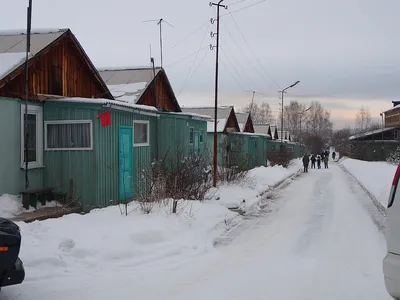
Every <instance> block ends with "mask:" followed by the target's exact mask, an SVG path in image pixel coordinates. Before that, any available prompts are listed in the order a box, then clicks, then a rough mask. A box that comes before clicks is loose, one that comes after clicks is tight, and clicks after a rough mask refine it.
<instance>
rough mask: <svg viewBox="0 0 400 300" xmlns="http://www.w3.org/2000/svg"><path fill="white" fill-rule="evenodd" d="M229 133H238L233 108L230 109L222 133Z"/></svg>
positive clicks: (238, 128) (237, 124)
mask: <svg viewBox="0 0 400 300" xmlns="http://www.w3.org/2000/svg"><path fill="white" fill-rule="evenodd" d="M229 132H240V127H239V123H238V121H237V118H236V114H235V110H234V108H233V107H232V109H231V112H230V113H229V117H228V120H227V121H226V124H225V129H224V133H229Z"/></svg>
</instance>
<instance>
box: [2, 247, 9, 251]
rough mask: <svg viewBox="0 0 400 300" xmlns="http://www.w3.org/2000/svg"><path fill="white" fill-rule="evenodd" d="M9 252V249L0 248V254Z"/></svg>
mask: <svg viewBox="0 0 400 300" xmlns="http://www.w3.org/2000/svg"><path fill="white" fill-rule="evenodd" d="M7 251H8V247H0V252H7Z"/></svg>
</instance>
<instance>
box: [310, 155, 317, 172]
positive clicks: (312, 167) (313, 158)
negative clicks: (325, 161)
mask: <svg viewBox="0 0 400 300" xmlns="http://www.w3.org/2000/svg"><path fill="white" fill-rule="evenodd" d="M316 160H317V159H316V158H315V154H313V155H311V169H315V161H316Z"/></svg>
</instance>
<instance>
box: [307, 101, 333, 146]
mask: <svg viewBox="0 0 400 300" xmlns="http://www.w3.org/2000/svg"><path fill="white" fill-rule="evenodd" d="M305 126H306V128H305V130H304V131H305V132H306V133H307V135H311V136H319V137H321V138H322V140H323V142H324V143H327V142H328V141H329V140H330V138H331V136H332V128H333V124H332V122H331V113H330V111H327V110H325V109H324V107H323V106H322V104H321V103H320V102H318V101H313V102H312V103H311V106H310V110H309V111H308V112H307V114H306V120H305Z"/></svg>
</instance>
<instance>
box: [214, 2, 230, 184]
mask: <svg viewBox="0 0 400 300" xmlns="http://www.w3.org/2000/svg"><path fill="white" fill-rule="evenodd" d="M222 1H224V0H220V1H219V2H218V3H213V2H210V7H212V6H216V7H217V18H216V19H213V18H211V24H214V21H217V32H216V33H215V34H216V35H217V44H216V46H213V45H210V49H211V50H213V49H214V48H216V51H215V52H216V55H215V104H214V151H213V152H214V157H213V167H214V176H213V186H214V187H216V186H217V176H218V133H217V122H218V60H219V11H220V7H223V8H225V9H227V8H228V6H226V5H222V4H221V3H222ZM215 34H214V33H213V32H212V31H211V37H214V35H215Z"/></svg>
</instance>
